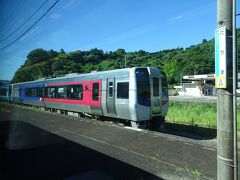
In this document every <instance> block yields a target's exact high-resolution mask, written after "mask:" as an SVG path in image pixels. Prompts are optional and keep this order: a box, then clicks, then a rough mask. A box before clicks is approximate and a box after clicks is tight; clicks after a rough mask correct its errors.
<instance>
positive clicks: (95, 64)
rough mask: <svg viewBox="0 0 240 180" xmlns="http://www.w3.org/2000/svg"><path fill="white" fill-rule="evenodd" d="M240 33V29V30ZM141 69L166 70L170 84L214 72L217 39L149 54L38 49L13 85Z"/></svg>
mask: <svg viewBox="0 0 240 180" xmlns="http://www.w3.org/2000/svg"><path fill="white" fill-rule="evenodd" d="M238 30H240V29H238ZM238 59H240V32H238ZM125 63H126V65H127V67H133V66H141V67H147V66H152V67H158V68H160V69H162V70H163V71H164V72H165V73H166V75H167V77H168V82H169V84H170V85H174V84H178V83H179V81H180V77H181V75H186V74H209V73H214V39H212V40H210V41H207V40H206V39H203V40H202V43H201V44H198V45H192V46H190V47H188V48H186V49H183V48H176V49H168V50H163V51H158V52H153V53H149V52H146V51H144V50H139V51H135V52H126V51H125V50H124V49H118V50H116V51H109V52H104V51H103V50H101V49H91V50H89V51H81V50H77V51H73V52H68V53H66V52H65V51H64V50H63V49H61V50H60V51H59V52H57V51H54V50H50V51H47V50H44V49H40V48H39V49H35V50H33V51H31V52H30V53H29V54H28V56H27V57H26V61H25V63H24V64H23V65H22V66H21V67H20V68H19V69H18V70H17V71H16V73H15V75H14V77H13V79H12V83H16V82H23V81H30V80H36V79H39V78H42V77H55V76H58V75H61V74H68V73H75V72H77V73H88V72H91V71H93V70H97V71H103V70H109V69H119V68H124V67H125Z"/></svg>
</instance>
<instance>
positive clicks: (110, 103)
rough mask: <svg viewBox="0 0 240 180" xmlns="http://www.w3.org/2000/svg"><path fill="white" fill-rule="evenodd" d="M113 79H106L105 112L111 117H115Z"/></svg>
mask: <svg viewBox="0 0 240 180" xmlns="http://www.w3.org/2000/svg"><path fill="white" fill-rule="evenodd" d="M114 89H115V78H108V79H107V94H106V98H107V112H108V114H109V115H111V116H116V109H115V90H114Z"/></svg>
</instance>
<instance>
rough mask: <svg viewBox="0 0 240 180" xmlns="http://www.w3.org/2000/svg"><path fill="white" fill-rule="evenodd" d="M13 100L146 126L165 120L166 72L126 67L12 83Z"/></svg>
mask: <svg viewBox="0 0 240 180" xmlns="http://www.w3.org/2000/svg"><path fill="white" fill-rule="evenodd" d="M10 89H11V100H12V101H13V102H16V103H22V104H28V105H34V106H42V107H44V108H47V109H57V110H64V111H69V112H74V113H83V114H89V115H93V116H99V117H111V118H118V119H123V120H126V121H129V122H131V126H132V127H135V128H139V127H141V128H146V127H147V126H148V124H149V123H150V122H158V123H157V124H158V125H157V126H159V123H160V124H162V123H163V122H164V118H165V116H166V115H167V111H168V90H167V81H166V77H165V75H164V74H162V73H161V71H160V70H159V69H157V68H151V67H148V68H137V67H134V68H126V69H118V70H109V71H102V72H92V73H88V74H75V75H71V74H70V75H65V76H64V77H57V78H50V79H41V80H37V81H30V82H23V83H16V84H11V85H10Z"/></svg>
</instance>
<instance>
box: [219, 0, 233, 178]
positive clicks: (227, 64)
mask: <svg viewBox="0 0 240 180" xmlns="http://www.w3.org/2000/svg"><path fill="white" fill-rule="evenodd" d="M233 4H234V3H233V0H218V1H217V26H218V28H217V30H216V38H215V74H216V88H218V89H217V179H218V180H226V179H228V180H231V179H234V178H237V176H236V171H237V164H236V156H235V152H236V149H235V148H236V143H235V135H234V133H235V132H236V130H234V128H236V127H235V125H234V116H235V115H234V110H233V107H234V104H233V102H234V100H233V99H234V96H235V95H236V93H235V94H234V93H233V92H234V91H233V65H234V64H233V39H232V37H233V36H232V35H233V28H235V27H233V22H232V20H233V18H232V17H233ZM234 75H235V74H234ZM234 82H235V81H234ZM234 170H235V171H234Z"/></svg>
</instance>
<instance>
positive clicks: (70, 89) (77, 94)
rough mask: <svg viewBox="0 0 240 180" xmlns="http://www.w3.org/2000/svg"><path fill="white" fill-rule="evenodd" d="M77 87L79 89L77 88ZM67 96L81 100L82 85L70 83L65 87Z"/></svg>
mask: <svg viewBox="0 0 240 180" xmlns="http://www.w3.org/2000/svg"><path fill="white" fill-rule="evenodd" d="M74 88H75V91H74ZM78 88H79V89H78ZM67 98H68V99H75V100H83V85H82V84H78V85H70V86H68V87H67Z"/></svg>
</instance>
